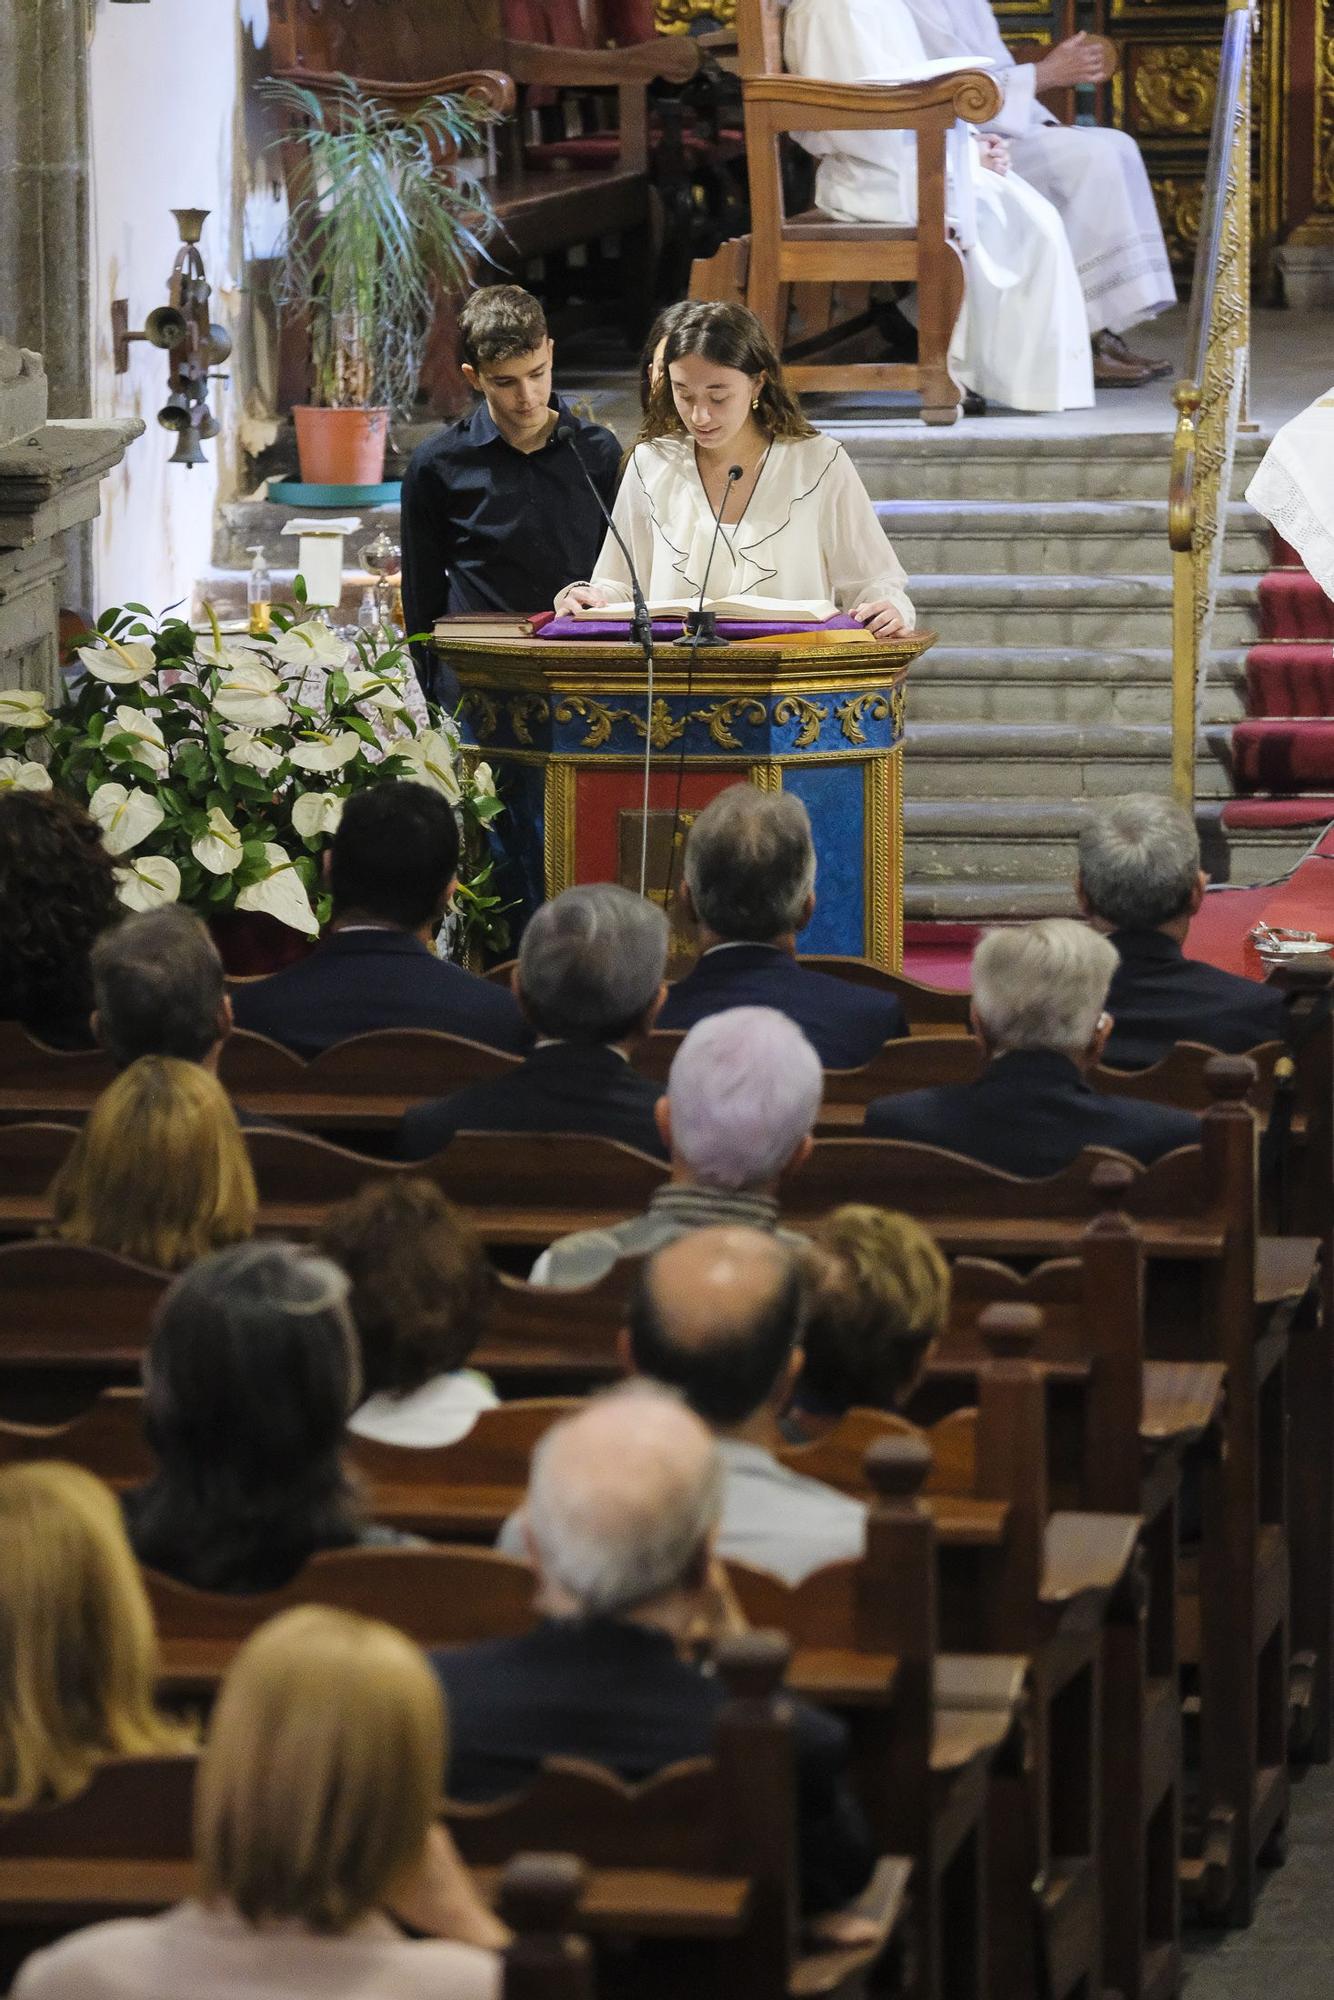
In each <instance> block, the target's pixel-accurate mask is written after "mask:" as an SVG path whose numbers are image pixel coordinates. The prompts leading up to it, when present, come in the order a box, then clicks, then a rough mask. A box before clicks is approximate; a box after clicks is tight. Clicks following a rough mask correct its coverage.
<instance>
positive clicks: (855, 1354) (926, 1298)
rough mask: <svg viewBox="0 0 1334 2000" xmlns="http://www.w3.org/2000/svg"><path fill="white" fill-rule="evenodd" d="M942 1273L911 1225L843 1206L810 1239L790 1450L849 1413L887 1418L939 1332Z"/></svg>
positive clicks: (941, 1262)
mask: <svg viewBox="0 0 1334 2000" xmlns="http://www.w3.org/2000/svg"><path fill="white" fill-rule="evenodd" d="M949 1313H950V1267H949V1265H948V1264H947V1263H946V1261H945V1259H944V1257H943V1256H942V1255H941V1251H940V1246H939V1244H938V1243H937V1242H936V1240H935V1238H934V1237H933V1236H931V1235H930V1234H929V1233H928V1231H927V1230H925V1229H923V1227H922V1225H921V1223H920V1222H916V1221H914V1219H913V1217H912V1216H911V1215H901V1214H899V1213H897V1212H896V1211H895V1210H894V1209H890V1208H872V1207H870V1206H869V1205H867V1204H864V1203H860V1202H849V1203H847V1204H846V1205H845V1206H844V1207H843V1208H836V1209H834V1210H833V1211H832V1212H831V1213H830V1214H829V1215H826V1216H823V1217H821V1219H820V1221H818V1222H817V1223H816V1224H815V1225H814V1227H813V1228H812V1230H811V1232H810V1239H809V1247H808V1251H807V1263H806V1326H805V1331H804V1333H803V1335H802V1343H801V1344H802V1352H803V1354H804V1357H805V1360H804V1364H803V1367H802V1371H801V1374H800V1376H799V1378H798V1380H797V1386H796V1389H795V1390H794V1391H793V1396H792V1407H791V1408H790V1409H789V1411H788V1413H787V1418H786V1421H785V1424H784V1429H785V1430H786V1432H787V1434H788V1436H789V1437H790V1438H791V1439H792V1441H793V1442H794V1443H795V1444H804V1443H807V1442H810V1441H813V1440H814V1439H816V1438H821V1437H825V1436H827V1435H828V1433H829V1432H830V1431H832V1430H833V1429H835V1428H836V1426H837V1424H838V1421H839V1419H840V1418H841V1417H843V1416H845V1415H846V1414H847V1412H848V1411H849V1410H897V1409H899V1408H901V1406H902V1405H903V1403H904V1402H905V1401H906V1400H907V1398H908V1397H909V1396H910V1395H911V1393H912V1390H913V1388H914V1386H915V1384H916V1382H917V1379H918V1377H919V1375H920V1374H921V1372H922V1367H923V1365H924V1363H925V1361H926V1358H927V1355H928V1354H929V1353H930V1350H931V1346H932V1343H933V1342H934V1341H935V1340H937V1339H938V1338H939V1336H940V1335H941V1334H942V1333H943V1332H944V1331H945V1329H946V1327H947V1326H948V1324H949Z"/></svg>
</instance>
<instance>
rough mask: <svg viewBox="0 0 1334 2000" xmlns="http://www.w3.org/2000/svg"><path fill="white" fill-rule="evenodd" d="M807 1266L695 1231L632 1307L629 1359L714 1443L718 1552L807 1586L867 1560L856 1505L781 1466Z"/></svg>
mask: <svg viewBox="0 0 1334 2000" xmlns="http://www.w3.org/2000/svg"><path fill="white" fill-rule="evenodd" d="M803 1293H804V1287H803V1278H802V1270H801V1264H800V1260H799V1259H798V1257H797V1256H796V1255H794V1253H793V1252H792V1251H791V1250H789V1248H788V1247H787V1245H786V1244H785V1243H781V1242H780V1241H779V1240H778V1239H777V1237H775V1236H772V1235H769V1236H766V1235H764V1234H762V1233H761V1232H760V1231H759V1230H757V1229H739V1228H735V1227H733V1228H726V1229H695V1230H692V1231H691V1232H690V1234H689V1235H687V1236H682V1237H679V1238H678V1239H677V1241H676V1242H675V1243H669V1244H668V1245H667V1247H666V1249H664V1250H659V1251H658V1252H657V1253H656V1255H655V1256H653V1257H652V1258H651V1259H650V1260H649V1262H648V1264H647V1265H646V1266H645V1267H644V1269H643V1271H642V1272H641V1273H640V1277H639V1282H638V1285H637V1286H636V1289H635V1292H634V1295H633V1297H632V1299H631V1304H630V1314H629V1328H628V1335H627V1343H626V1344H627V1359H628V1360H629V1362H630V1364H631V1366H632V1367H633V1368H634V1371H635V1373H636V1374H637V1375H647V1376H648V1377H649V1379H650V1380H651V1381H654V1382H661V1383H664V1384H665V1385H666V1386H667V1387H668V1388H670V1389H677V1390H679V1391H680V1393H681V1395H683V1396H684V1397H685V1399H686V1401H687V1403H689V1405H690V1407H691V1409H692V1410H693V1411H694V1412H695V1414H696V1416H699V1417H702V1418H703V1419H704V1421H705V1423H706V1424H707V1425H708V1426H709V1428H710V1430H712V1432H713V1433H714V1436H715V1437H716V1438H717V1439H718V1449H719V1451H720V1452H721V1454H722V1461H723V1474H724V1484H723V1511H722V1520H721V1522H720V1524H719V1530H718V1551H719V1554H720V1555H722V1556H724V1557H731V1558H734V1559H735V1560H736V1561H738V1562H746V1563H753V1564H755V1566H756V1567H757V1568H759V1569H768V1570H773V1571H774V1572H775V1573H776V1574H777V1575H778V1576H782V1577H785V1578H786V1579H787V1581H788V1582H789V1583H800V1582H801V1580H802V1578H803V1577H805V1576H809V1575H810V1573H811V1571H812V1570H816V1569H822V1568H823V1567H824V1566H825V1564H826V1563H834V1562H845V1561H847V1560H849V1559H850V1558H852V1557H856V1556H860V1554H861V1553H862V1549H863V1547H864V1545H865V1540H866V1509H865V1507H864V1506H863V1505H862V1503H861V1501H860V1500H854V1499H851V1498H849V1497H848V1495H847V1494H844V1493H838V1492H836V1491H835V1489H834V1488H833V1487H832V1486H824V1485H822V1484H821V1483H820V1481H819V1480H816V1479H808V1478H806V1477H805V1475H804V1474H802V1473H800V1472H791V1471H789V1470H788V1468H787V1467H786V1466H785V1465H783V1464H782V1463H781V1462H780V1460H779V1459H778V1458H777V1457H776V1455H775V1454H776V1452H777V1449H778V1447H779V1446H780V1445H781V1444H782V1443H783V1442H784V1439H783V1431H782V1418H783V1413H784V1411H785V1410H786V1409H787V1406H788V1403H789V1402H790V1400H791V1396H792V1388H793V1384H794V1383H795V1382H796V1381H797V1379H798V1377H799V1376H800V1374H801V1368H802V1350H801V1339H802V1327H803V1323H804V1312H805V1300H804V1296H803Z"/></svg>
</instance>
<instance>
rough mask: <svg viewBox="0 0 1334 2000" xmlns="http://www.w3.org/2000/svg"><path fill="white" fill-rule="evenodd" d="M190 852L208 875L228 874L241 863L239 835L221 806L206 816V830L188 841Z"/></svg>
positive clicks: (215, 807)
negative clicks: (195, 838)
mask: <svg viewBox="0 0 1334 2000" xmlns="http://www.w3.org/2000/svg"><path fill="white" fill-rule="evenodd" d="M190 852H191V854H193V855H194V858H195V860H196V861H197V862H198V863H199V865H200V867H201V868H207V870H208V872H209V874H210V875H230V874H231V872H232V870H233V869H234V868H239V867H240V865H241V836H240V834H239V833H238V832H237V830H236V828H235V827H234V826H233V825H232V823H231V821H230V820H229V819H228V817H227V815H226V813H225V812H224V811H223V810H222V807H221V806H214V808H213V810H212V812H211V813H210V814H209V816H208V832H207V833H201V834H200V836H199V838H198V840H192V841H191V842H190Z"/></svg>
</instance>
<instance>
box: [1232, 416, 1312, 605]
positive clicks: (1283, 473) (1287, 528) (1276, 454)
mask: <svg viewBox="0 0 1334 2000" xmlns="http://www.w3.org/2000/svg"><path fill="white" fill-rule="evenodd" d="M1246 498H1247V499H1248V500H1249V501H1250V503H1251V505H1252V507H1254V508H1255V509H1256V510H1257V511H1258V512H1259V513H1261V514H1263V515H1264V517H1265V519H1266V521H1269V522H1271V523H1272V524H1273V526H1274V527H1275V528H1277V530H1278V532H1279V534H1280V535H1282V537H1283V539H1284V541H1285V542H1290V543H1291V544H1292V546H1293V548H1294V549H1296V551H1297V553H1298V555H1299V556H1300V557H1301V559H1302V561H1303V562H1304V563H1305V565H1306V567H1307V569H1308V570H1309V572H1310V574H1311V575H1312V576H1313V577H1314V578H1315V580H1316V582H1317V583H1318V584H1319V585H1320V588H1321V589H1322V590H1323V591H1324V593H1325V595H1326V597H1330V598H1334V389H1330V390H1329V391H1328V392H1327V394H1325V395H1323V396H1320V397H1318V398H1317V400H1316V401H1315V402H1314V403H1312V404H1311V405H1310V406H1309V407H1308V408H1307V409H1305V410H1303V411H1301V413H1300V414H1299V415H1298V416H1295V417H1292V418H1290V419H1289V421H1288V422H1287V423H1286V424H1284V425H1283V427H1282V429H1281V430H1279V431H1277V432H1276V433H1275V435H1274V441H1273V443H1272V444H1271V445H1270V447H1269V449H1268V451H1267V452H1266V453H1265V455H1264V457H1263V458H1262V459H1261V461H1260V467H1259V470H1258V471H1257V472H1256V474H1255V477H1254V478H1253V479H1252V480H1251V483H1250V485H1249V486H1248V487H1247V488H1246Z"/></svg>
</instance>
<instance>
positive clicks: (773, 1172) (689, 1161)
mask: <svg viewBox="0 0 1334 2000" xmlns="http://www.w3.org/2000/svg"><path fill="white" fill-rule="evenodd" d="M823 1094H824V1075H823V1072H822V1071H821V1068H820V1063H819V1058H818V1057H817V1056H816V1053H815V1050H814V1049H813V1048H812V1047H811V1045H810V1043H809V1042H808V1041H807V1040H806V1037H805V1036H804V1035H803V1034H802V1032H801V1029H800V1028H797V1027H794V1026H793V1024H792V1022H791V1021H789V1020H788V1018H787V1016H786V1015H785V1014H776V1013H775V1012H774V1010H773V1008H772V1007H729V1008H728V1010H727V1012H726V1013H725V1014H710V1015H709V1017H708V1019H707V1020H704V1021H700V1022H699V1023H698V1024H697V1025H696V1026H695V1027H693V1028H692V1029H691V1030H690V1033H689V1034H688V1035H687V1036H686V1038H685V1040H684V1041H683V1042H682V1044H681V1046H680V1048H679V1049H678V1050H677V1052H676V1054H675V1056H674V1057H673V1058H672V1067H671V1070H670V1072H669V1074H668V1077H667V1089H666V1091H665V1093H664V1095H663V1096H661V1097H660V1098H659V1099H658V1102H657V1105H656V1107H655V1116H656V1118H657V1121H658V1130H659V1132H660V1133H661V1134H662V1140H663V1144H664V1145H665V1146H666V1147H667V1150H668V1152H669V1153H670V1155H671V1161H672V1172H671V1178H670V1180H668V1181H666V1182H665V1183H664V1185H663V1186H662V1187H660V1188H659V1189H658V1190H657V1191H656V1193H655V1194H653V1195H652V1196H651V1198H650V1200H649V1205H648V1207H647V1209H646V1210H645V1211H644V1213H643V1215H634V1216H631V1218H630V1220H629V1221H628V1222H618V1223H615V1224H613V1226H612V1227H611V1228H610V1229H584V1230H579V1231H577V1232H576V1233H575V1234H574V1235H573V1236H564V1237H562V1238H561V1239H560V1241H559V1242H558V1243H553V1244H552V1245H551V1246H550V1248H549V1249H547V1250H544V1251H543V1252H542V1255H541V1256H540V1257H539V1258H538V1260H537V1262H536V1264H534V1266H533V1269H532V1272H531V1274H530V1276H531V1282H532V1283H533V1284H535V1285H556V1286H560V1287H563V1288H566V1289H573V1288H575V1287H577V1286H580V1285H592V1284H596V1283H597V1280H598V1279H599V1278H604V1277H605V1276H606V1274H607V1272H608V1271H610V1270H611V1268H612V1266H613V1265H614V1264H616V1263H618V1262H619V1261H620V1259H621V1258H622V1257H643V1256H647V1255H648V1254H649V1252H651V1251H653V1250H659V1249H661V1248H662V1246H663V1244H665V1243H674V1242H675V1241H676V1239H677V1237H678V1236H684V1235H685V1233H686V1231H687V1230H688V1229H707V1228H709V1227H711V1226H713V1225H715V1224H718V1223H726V1222H735V1223H740V1224H742V1225H743V1226H744V1227H745V1228H747V1229H763V1230H766V1231H774V1230H777V1231H778V1234H779V1235H780V1236H782V1235H787V1232H786V1231H784V1230H781V1229H779V1224H778V1190H779V1186H780V1184H781V1182H782V1179H783V1176H784V1175H785V1174H787V1173H789V1172H791V1171H793V1170H794V1169H796V1168H797V1167H799V1166H800V1165H801V1163H802V1161H803V1160H804V1159H805V1158H806V1156H807V1154H808V1153H809V1152H810V1150H811V1130H812V1128H813V1126H814V1124H815V1120H816V1118H817V1116H818V1115H819V1110H820V1100H821V1098H822V1096H823ZM787 1240H788V1241H789V1242H790V1243H792V1245H793V1246H794V1247H800V1246H801V1244H802V1243H803V1242H804V1241H805V1239H804V1238H803V1237H800V1236H790V1235H788V1236H787Z"/></svg>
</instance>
